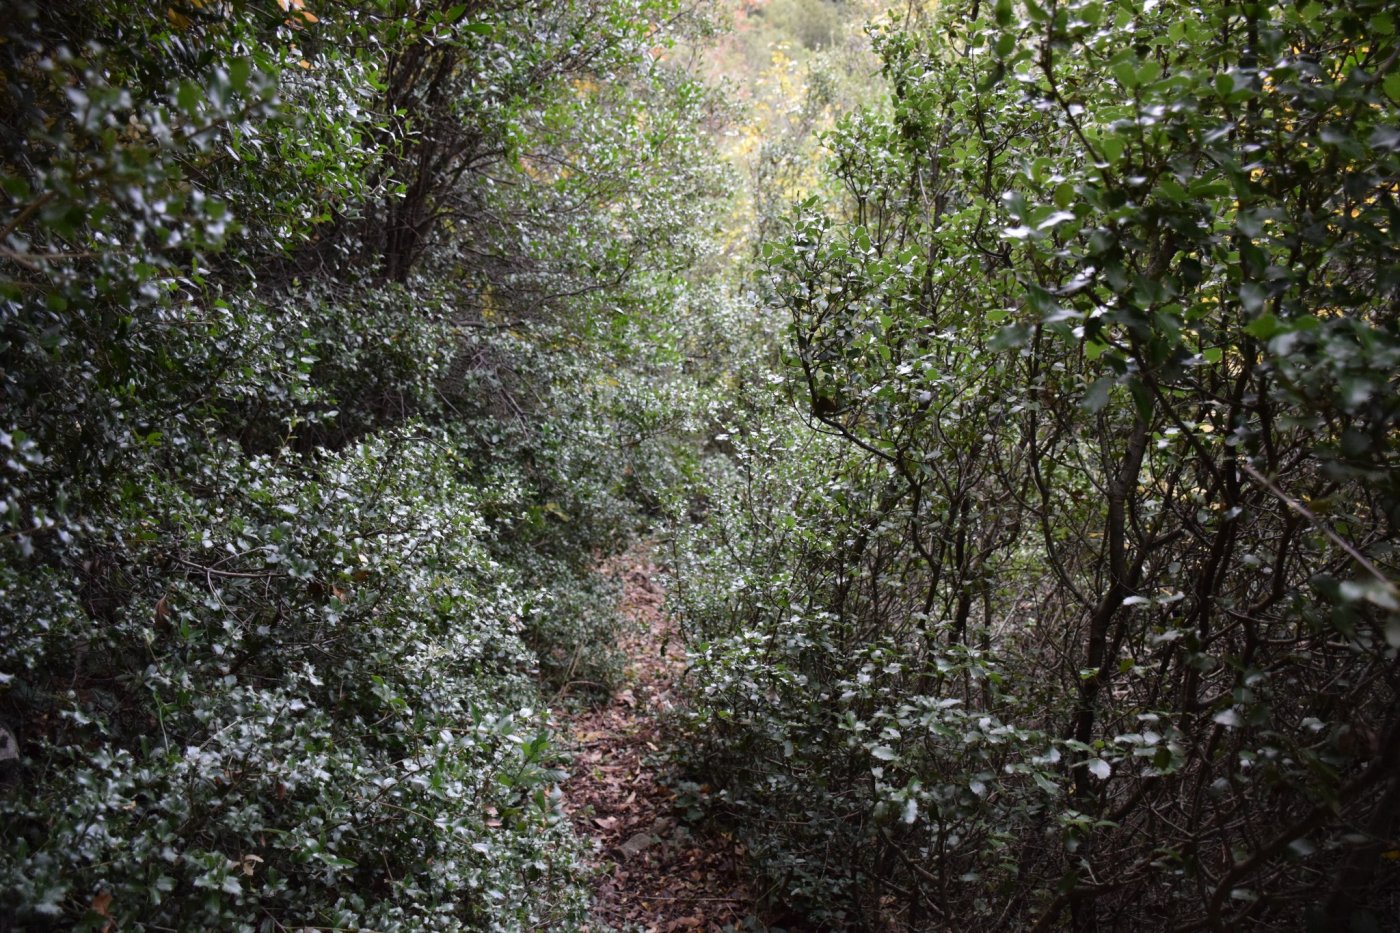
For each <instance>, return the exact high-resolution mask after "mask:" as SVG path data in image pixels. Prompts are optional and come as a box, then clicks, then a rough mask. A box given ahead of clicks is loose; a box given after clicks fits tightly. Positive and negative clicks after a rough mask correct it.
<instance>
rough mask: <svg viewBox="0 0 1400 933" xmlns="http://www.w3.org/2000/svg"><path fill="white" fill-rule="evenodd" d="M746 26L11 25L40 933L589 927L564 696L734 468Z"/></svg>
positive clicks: (21, 596)
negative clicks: (716, 144)
mask: <svg viewBox="0 0 1400 933" xmlns="http://www.w3.org/2000/svg"><path fill="white" fill-rule="evenodd" d="M709 28H710V27H709V26H708V25H707V23H706V22H705V21H704V19H703V18H701V17H699V16H697V15H695V14H694V13H693V12H692V11H689V10H688V9H686V8H684V7H683V6H682V5H680V4H678V3H674V2H671V0H658V2H651V0H638V2H632V0H579V2H569V3H554V2H549V3H542V2H541V3H524V4H521V3H492V2H480V3H462V4H456V3H449V2H427V0H365V2H359V3H350V4H334V5H329V4H327V5H319V4H310V3H304V2H301V0H280V2H279V0H265V2H263V0H257V2H253V0H247V2H244V0H232V2H200V0H191V2H182V3H175V4H172V5H169V6H168V8H167V7H161V8H156V9H153V8H152V7H150V6H149V5H147V4H134V3H129V2H125V0H103V2H97V3H91V2H81V3H79V2H74V3H56V4H55V3H45V4H38V3H32V4H31V3H23V2H21V3H15V4H7V5H6V6H5V9H4V11H3V13H0V58H3V61H4V68H3V79H0V81H2V82H3V83H0V172H3V179H0V180H2V181H3V189H4V207H3V210H0V299H3V304H0V447H3V452H4V457H3V458H0V460H3V463H0V592H2V593H3V595H0V719H3V721H4V724H5V725H6V726H7V727H8V728H9V729H11V730H13V732H14V733H16V734H17V735H18V737H19V743H20V752H21V762H20V766H19V769H18V771H16V772H14V773H7V774H6V775H5V781H6V783H5V786H4V787H3V788H0V852H3V856H0V926H6V925H8V924H19V925H22V926H24V927H25V928H30V929H43V928H50V927H51V928H64V929H69V928H74V927H77V928H90V929H101V928H111V926H112V925H116V926H119V927H121V928H126V929H137V928H153V929H154V928H161V929H170V928H175V929H215V928H218V929H235V928H237V929H250V930H251V929H260V930H278V929H284V928H296V927H302V926H315V927H336V928H360V927H366V928H376V929H387V928H407V929H460V928H472V929H522V928H542V927H549V928H557V927H561V926H568V925H571V924H577V923H578V922H580V921H581V920H582V918H583V917H584V913H585V909H586V906H587V905H586V897H585V895H584V891H585V889H584V887H583V886H582V884H581V881H582V880H583V876H582V869H581V863H580V861H579V855H580V852H581V845H580V844H579V843H578V842H576V841H575V840H574V839H573V837H572V833H571V831H570V830H569V828H568V824H567V821H566V820H564V819H563V818H562V816H561V811H560V807H559V803H560V802H559V800H558V799H557V791H555V790H554V787H555V784H556V783H557V780H558V778H559V776H560V772H559V767H560V764H561V762H560V759H559V756H558V752H557V750H556V749H555V748H554V747H553V745H552V744H551V739H550V737H549V735H548V733H547V730H546V723H545V716H544V712H543V710H542V706H543V704H542V699H543V697H542V695H541V693H540V689H541V687H545V688H546V689H548V690H549V691H551V692H552V691H553V690H556V689H558V688H559V687H561V686H563V685H564V684H566V683H569V682H575V681H577V682H586V683H587V684H591V685H592V686H593V687H594V688H595V689H599V688H601V689H603V690H606V689H608V688H609V687H610V686H611V684H612V683H613V681H614V678H615V677H616V676H617V661H616V658H615V657H614V656H613V652H614V650H615V649H614V648H613V646H614V645H615V644H616V639H615V637H614V636H613V630H614V626H615V624H616V621H615V618H614V615H613V609H612V602H613V601H612V597H611V592H610V590H609V589H608V587H607V586H606V585H605V584H603V583H602V582H601V581H599V580H597V579H595V577H594V576H593V573H592V570H593V565H594V563H595V560H596V559H597V556H598V555H599V554H600V553H605V552H607V551H610V550H611V549H613V548H616V547H618V546H619V545H620V544H622V543H623V542H625V541H626V540H628V539H629V538H630V536H631V535H632V534H633V533H635V530H636V529H637V528H638V527H639V524H640V523H641V522H642V521H643V520H644V519H645V517H646V515H647V513H648V512H649V511H655V510H656V509H658V508H660V507H661V504H662V503H664V502H670V501H672V500H674V499H676V498H677V497H679V496H681V493H679V492H677V491H676V490H678V489H679V486H678V484H679V483H680V482H681V481H682V480H683V479H684V475H685V472H686V470H687V469H688V467H687V465H686V464H687V460H686V458H685V457H684V456H680V454H681V453H683V451H682V448H680V447H679V446H678V441H677V438H678V437H683V436H684V428H685V425H686V423H687V419H688V418H690V417H691V415H690V412H691V411H692V410H693V408H694V405H695V400H694V392H695V391H696V390H695V388H694V387H695V385H696V379H697V376H698V375H699V374H698V372H697V371H695V370H694V368H693V367H688V366H687V365H685V363H684V360H685V357H686V353H687V347H688V346H689V345H690V344H691V343H693V342H694V341H695V340H696V339H697V335H698V334H703V332H704V329H705V328H706V327H709V326H712V325H711V324H710V323H709V322H710V320H711V317H712V315H713V314H719V313H720V312H721V310H722V309H720V308H719V304H718V301H717V300H716V299H715V298H714V297H713V296H711V295H710V294H709V293H708V292H706V291H704V290H703V289H695V288H694V287H692V286H691V285H689V284H688V281H687V279H686V275H685V273H686V270H687V269H688V268H690V267H692V266H693V265H694V264H695V263H696V262H697V261H698V260H699V259H700V257H701V256H702V255H703V254H704V252H705V251H706V250H707V249H709V247H708V245H707V244H708V231H709V229H710V226H711V223H712V222H711V220H710V219H709V216H710V211H711V210H712V208H711V204H712V202H713V198H714V195H715V194H716V193H718V192H719V191H720V185H721V182H722V175H721V173H720V170H719V169H717V168H716V167H715V162H714V160H713V159H712V158H710V157H709V156H708V155H707V144H706V139H705V137H704V136H703V135H702V132H703V127H704V125H705V120H706V119H708V115H709V114H710V113H711V112H712V110H713V107H714V104H713V101H712V99H711V95H710V92H708V91H706V90H705V89H704V88H703V87H702V86H701V85H699V84H698V83H697V82H696V81H695V80H694V79H693V78H692V77H691V76H690V75H689V74H688V73H687V72H686V71H685V69H683V68H681V67H679V66H678V65H675V64H672V63H665V64H663V63H662V61H661V59H662V56H663V55H664V53H665V50H666V49H667V48H668V47H669V46H670V45H671V44H672V43H673V42H674V41H675V40H676V39H677V38H678V37H685V38H686V39H687V41H694V40H695V39H696V38H697V37H698V36H701V35H703V34H704V33H705V31H707V30H708V29H709ZM682 308H683V309H685V312H686V313H685V314H681V313H678V311H677V310H675V309H682ZM575 692H578V690H577V689H575ZM585 692H586V691H585Z"/></svg>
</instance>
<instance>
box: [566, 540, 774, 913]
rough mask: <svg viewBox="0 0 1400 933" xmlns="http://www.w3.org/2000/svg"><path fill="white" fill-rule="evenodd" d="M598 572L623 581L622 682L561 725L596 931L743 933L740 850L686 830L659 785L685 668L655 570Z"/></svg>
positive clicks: (632, 558)
mask: <svg viewBox="0 0 1400 933" xmlns="http://www.w3.org/2000/svg"><path fill="white" fill-rule="evenodd" d="M603 570H604V572H605V573H609V574H613V575H616V576H618V577H620V579H621V581H622V612H623V615H624V617H625V620H626V623H627V624H625V625H624V627H623V628H624V632H623V634H622V637H621V639H620V644H619V647H620V648H621V649H622V651H623V652H624V654H625V655H626V657H627V668H626V677H625V680H624V683H623V686H622V687H621V688H619V689H618V690H617V691H616V692H615V693H614V694H613V695H612V697H610V698H609V700H608V701H607V703H605V704H603V705H600V706H598V707H596V708H593V709H586V710H583V711H580V712H574V713H566V712H561V713H560V714H559V719H560V723H561V726H562V727H563V732H564V734H565V735H567V736H569V738H570V741H571V743H572V746H573V751H574V761H573V766H572V768H571V770H570V776H569V778H568V780H567V781H566V782H565V784H564V788H563V790H564V799H565V801H566V804H565V806H566V808H567V810H568V812H569V816H570V819H571V820H572V821H573V824H574V828H575V830H576V831H577V832H578V833H579V834H580V835H581V836H585V837H588V838H591V839H593V840H594V841H595V842H596V843H597V846H596V851H595V853H594V855H593V861H594V864H595V865H596V866H597V867H598V869H599V875H598V880H597V882H596V883H595V887H594V905H593V917H594V920H595V921H596V922H597V923H598V925H599V926H611V927H633V928H636V927H639V928H641V929H642V930H645V931H647V933H667V931H673V930H720V929H724V928H725V927H730V928H750V927H748V926H747V925H746V921H748V922H752V920H751V918H752V917H753V916H754V898H753V896H752V892H751V891H750V889H749V887H748V885H747V884H746V882H745V880H744V877H743V875H742V873H741V867H742V854H743V853H742V851H741V849H740V847H739V846H738V844H737V843H735V842H734V841H733V840H732V839H729V838H726V837H724V836H720V835H716V834H714V833H710V832H707V831H705V830H704V829H703V828H701V827H691V826H687V825H686V823H685V820H684V813H683V812H682V810H681V808H680V807H679V806H678V800H677V793H676V791H675V789H674V788H673V787H671V786H669V785H668V783H667V781H666V778H667V768H668V765H667V762H666V760H665V756H664V754H663V753H664V749H665V745H664V742H663V737H662V723H661V719H662V717H663V716H664V715H665V714H666V713H667V712H668V711H670V710H672V709H673V708H674V707H675V704H676V703H677V702H678V699H677V682H678V681H679V679H680V676H681V672H682V670H683V668H684V663H685V662H684V652H683V650H682V648H681V638H680V633H679V632H678V631H677V629H676V623H675V620H674V619H671V618H670V617H668V616H667V615H666V613H665V612H663V610H662V603H663V602H664V599H665V594H664V592H663V591H662V589H661V586H660V584H659V583H658V579H657V577H658V573H657V567H656V565H655V564H654V563H653V561H652V559H651V556H650V554H649V553H647V552H646V551H644V550H640V549H634V550H633V551H630V552H628V553H627V554H625V555H623V556H621V557H618V558H615V559H614V560H611V561H609V562H608V563H607V564H606V565H604V568H603ZM758 928H761V927H758Z"/></svg>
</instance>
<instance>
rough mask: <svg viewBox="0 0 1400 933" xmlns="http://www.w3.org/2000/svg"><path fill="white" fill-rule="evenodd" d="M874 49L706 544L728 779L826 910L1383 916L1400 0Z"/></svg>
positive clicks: (724, 472)
mask: <svg viewBox="0 0 1400 933" xmlns="http://www.w3.org/2000/svg"><path fill="white" fill-rule="evenodd" d="M872 34H873V36H874V38H875V40H876V45H877V48H878V50H879V52H880V54H881V57H882V60H883V62H884V67H883V78H884V81H885V83H886V88H887V90H888V94H889V97H888V106H881V107H873V108H866V109H861V110H857V111H856V112H854V113H852V114H850V115H849V116H847V117H846V118H844V119H843V120H842V121H840V122H839V124H838V125H837V127H836V128H835V130H834V131H833V132H831V133H829V134H827V136H826V137H825V141H826V144H827V147H828V156H827V159H826V166H825V168H826V178H827V182H826V185H825V186H819V187H818V188H816V189H815V190H814V191H813V192H812V195H811V197H809V198H807V199H806V200H804V201H802V202H801V203H800V204H798V205H796V206H795V207H794V209H793V211H792V213H791V215H790V218H789V221H788V224H787V230H786V232H785V233H784V234H783V235H780V236H775V237H772V238H770V239H769V241H768V242H767V243H766V244H765V245H764V259H765V265H766V272H767V275H766V278H765V279H764V282H763V285H762V287H761V293H762V295H763V297H764V298H765V307H766V308H767V309H769V313H772V314H777V315H782V316H783V317H785V318H786V319H787V321H788V322H789V325H790V329H789V331H788V335H787V339H786V341H785V347H786V365H785V367H783V368H780V369H779V370H778V371H777V372H776V373H774V374H773V375H772V377H771V379H769V380H767V381H762V380H755V381H754V382H752V383H751V385H752V389H751V391H750V392H749V393H748V394H747V397H745V398H742V399H739V400H737V401H736V402H735V404H734V406H733V408H731V409H730V410H729V411H728V412H726V416H725V418H724V420H723V422H722V426H721V430H722V431H723V433H724V435H725V437H726V444H727V445H728V446H729V449H730V451H731V452H732V455H731V456H730V457H728V458H725V459H724V460H714V461H711V462H710V464H709V469H710V470H711V473H710V474H709V477H708V480H707V488H708V489H709V490H710V494H711V496H712V500H713V510H712V513H711V519H710V520H709V521H708V522H707V523H705V524H704V525H703V526H699V527H692V528H687V529H683V530H682V532H681V533H680V534H679V535H678V538H677V542H676V548H675V557H674V560H675V564H676V578H677V579H676V587H675V592H676V594H677V596H678V606H679V609H680V612H681V617H682V619H683V623H684V624H685V625H686V626H687V627H688V630H689V633H690V638H691V643H692V651H693V653H694V664H693V667H692V670H691V678H690V684H691V686H692V691H693V693H692V695H693V700H694V706H693V709H692V710H691V712H690V717H691V718H690V723H689V724H690V731H689V733H688V746H687V747H688V751H689V752H690V756H691V760H692V763H693V767H694V774H693V778H694V781H695V783H696V786H706V785H708V787H709V788H710V789H711V793H710V795H709V798H708V799H709V800H710V802H711V803H712V804H713V805H714V808H715V812H716V813H717V814H719V815H721V816H722V817H724V818H727V819H729V820H730V821H731V825H732V826H733V827H734V828H735V829H736V831H738V832H740V833H741V834H742V836H743V838H744V840H745V842H746V843H747V845H748V847H749V851H750V852H751V853H752V855H753V862H754V864H755V866H756V867H757V869H758V870H759V871H760V872H762V873H763V875H764V877H763V878H760V879H758V880H757V882H756V887H758V888H760V889H768V890H771V891H772V892H773V893H772V901H773V906H774V908H775V909H776V910H779V911H780V912H782V914H783V916H785V917H787V918H790V919H792V921H793V925H795V926H801V927H803V928H824V929H846V928H850V929H887V928H896V929H938V930H944V929H1036V930H1047V929H1074V930H1094V929H1103V930H1109V929H1115V930H1116V929H1171V930H1183V931H1184V930H1200V929H1217V930H1243V929H1261V930H1263V929H1270V930H1272V929H1305V928H1306V929H1309V930H1319V931H1320V930H1378V929H1386V928H1390V927H1392V926H1394V925H1395V924H1396V923H1397V922H1400V902H1397V900H1396V892H1397V891H1400V862H1397V859H1398V858H1400V837H1397V833H1400V824H1397V814H1400V809H1397V805H1396V804H1397V801H1398V800H1400V760H1397V754H1400V668H1397V648H1400V616H1397V612H1400V600H1398V599H1397V590H1396V583H1395V581H1396V579H1397V565H1396V561H1395V557H1396V550H1395V546H1396V542H1397V521H1400V497H1398V496H1397V491H1398V489H1397V485H1396V482H1397V477H1400V472H1397V466H1400V464H1397V459H1396V443H1395V442H1396V428H1397V421H1396V418H1397V413H1400V408H1397V405H1396V399H1397V394H1396V388H1397V386H1396V378H1397V372H1400V370H1397V361H1400V355H1397V354H1400V320H1398V319H1397V316H1396V311H1397V307H1400V305H1397V296H1400V265H1397V257H1400V253H1397V245H1398V244H1400V241H1397V219H1400V213H1398V212H1397V202H1396V190H1397V187H1396V186H1397V182H1400V161H1397V152H1400V145H1397V141H1400V73H1397V70H1396V68H1397V61H1400V54H1397V47H1396V44H1395V41H1394V37H1395V21H1394V14H1393V12H1392V11H1391V10H1389V9H1388V8H1387V7H1386V6H1385V5H1383V4H1378V3H1366V2H1356V3H1347V4H1342V5H1340V6H1337V5H1332V6H1323V5H1321V4H1306V5H1302V4H1299V5H1294V4H1279V5H1271V4H1229V3H1207V4H1182V3H1168V2H1163V3H1143V4H1136V3H1126V4H1124V3H1115V4H1106V3H1098V2H1093V0H1074V2H1068V3H1049V4H1042V3H1039V2H1034V0H1028V2H1025V3H1020V2H1013V0H1000V2H996V3H990V2H982V3H978V2H971V3H940V4H909V5H902V6H901V7H899V8H898V11H897V15H896V16H893V17H891V18H888V19H886V20H884V21H883V24H882V25H880V26H877V27H876V28H875V29H874V30H873V33H872ZM769 383H773V385H772V386H771V390H770V391H764V388H765V387H767V386H768V385H769Z"/></svg>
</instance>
